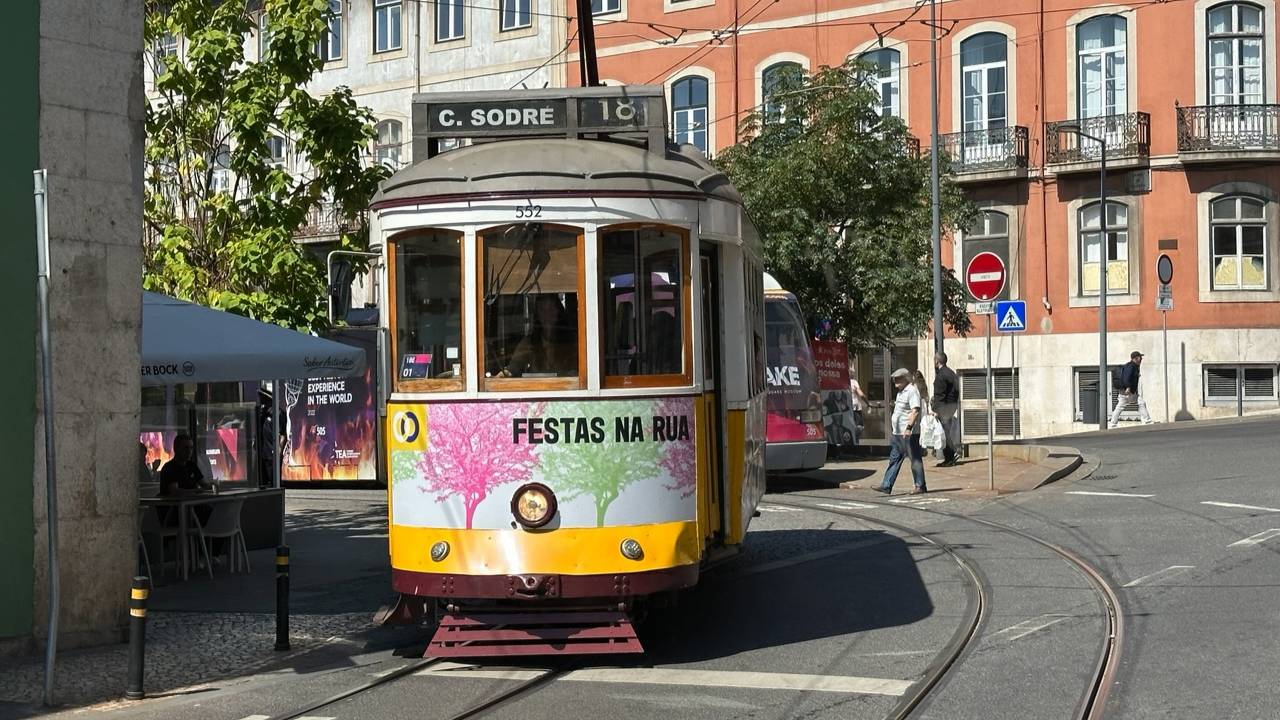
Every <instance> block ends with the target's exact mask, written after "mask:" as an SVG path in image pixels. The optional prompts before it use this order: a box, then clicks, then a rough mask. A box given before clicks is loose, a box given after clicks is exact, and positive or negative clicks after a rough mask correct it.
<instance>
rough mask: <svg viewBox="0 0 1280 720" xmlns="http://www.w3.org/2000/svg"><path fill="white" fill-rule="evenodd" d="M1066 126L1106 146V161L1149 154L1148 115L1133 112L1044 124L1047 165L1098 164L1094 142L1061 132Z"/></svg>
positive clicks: (1144, 156)
mask: <svg viewBox="0 0 1280 720" xmlns="http://www.w3.org/2000/svg"><path fill="white" fill-rule="evenodd" d="M1067 125H1071V126H1076V127H1079V128H1080V130H1081V132H1083V133H1085V134H1086V135H1092V136H1094V137H1097V138H1102V139H1103V140H1104V141H1105V142H1106V144H1107V162H1111V161H1112V160H1133V159H1140V158H1146V157H1149V156H1150V155H1151V116H1150V115H1148V114H1147V113H1144V112H1133V113H1128V114H1127V115H1104V116H1102V117H1091V118H1081V119H1079V120H1062V121H1059V122H1048V123H1045V124H1044V136H1045V154H1046V161H1047V162H1048V163H1049V164H1050V165H1065V164H1070V163H1086V162H1098V160H1099V159H1100V158H1101V156H1102V147H1101V146H1100V145H1099V144H1098V143H1097V142H1095V141H1093V140H1086V139H1085V138H1082V137H1080V135H1079V134H1077V133H1075V132H1072V131H1069V130H1064V129H1063V127H1064V126H1067Z"/></svg>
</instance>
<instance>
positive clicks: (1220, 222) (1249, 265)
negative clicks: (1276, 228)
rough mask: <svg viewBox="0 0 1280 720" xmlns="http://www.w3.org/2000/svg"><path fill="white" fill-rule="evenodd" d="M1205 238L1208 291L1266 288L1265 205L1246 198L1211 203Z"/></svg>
mask: <svg viewBox="0 0 1280 720" xmlns="http://www.w3.org/2000/svg"><path fill="white" fill-rule="evenodd" d="M1209 237H1210V240H1209V243H1210V249H1209V252H1210V253H1211V254H1210V258H1209V259H1210V267H1211V268H1212V275H1211V276H1210V277H1211V287H1212V289H1214V290H1266V289H1267V207H1266V203H1264V202H1263V201H1262V200H1259V199H1257V198H1252V197H1246V196H1235V197H1224V198H1219V199H1217V200H1214V201H1213V202H1212V203H1210V205H1209Z"/></svg>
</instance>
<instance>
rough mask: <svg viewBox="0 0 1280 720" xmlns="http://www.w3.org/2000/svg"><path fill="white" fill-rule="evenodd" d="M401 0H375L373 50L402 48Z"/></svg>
mask: <svg viewBox="0 0 1280 720" xmlns="http://www.w3.org/2000/svg"><path fill="white" fill-rule="evenodd" d="M401 4H402V2H401V0H373V51H374V52H376V53H380V52H388V51H390V50H399V49H400V8H401Z"/></svg>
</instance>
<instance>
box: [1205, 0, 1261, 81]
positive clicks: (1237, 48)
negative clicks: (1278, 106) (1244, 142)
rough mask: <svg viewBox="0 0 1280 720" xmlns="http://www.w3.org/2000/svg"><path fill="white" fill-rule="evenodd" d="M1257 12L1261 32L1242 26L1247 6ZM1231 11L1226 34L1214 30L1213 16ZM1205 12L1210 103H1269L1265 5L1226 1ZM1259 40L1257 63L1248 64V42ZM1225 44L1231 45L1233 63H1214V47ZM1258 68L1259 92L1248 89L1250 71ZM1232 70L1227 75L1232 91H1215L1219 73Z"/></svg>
mask: <svg viewBox="0 0 1280 720" xmlns="http://www.w3.org/2000/svg"><path fill="white" fill-rule="evenodd" d="M1246 8H1247V9H1249V10H1253V11H1256V12H1257V13H1258V31H1257V32H1248V31H1245V30H1243V29H1241V28H1242V25H1243V13H1242V12H1241V11H1242V10H1244V9H1246ZM1224 11H1225V12H1227V13H1228V14H1229V18H1230V19H1229V22H1230V29H1229V30H1227V31H1226V32H1224V33H1217V34H1215V33H1214V32H1213V25H1212V23H1211V22H1210V18H1211V17H1212V16H1213V15H1214V14H1217V13H1220V12H1224ZM1205 12H1206V15H1205V57H1206V58H1207V60H1208V65H1207V68H1206V73H1207V74H1206V76H1205V81H1206V83H1207V87H1206V92H1207V94H1208V98H1209V104H1210V105H1258V104H1262V103H1264V102H1266V97H1267V95H1266V93H1267V90H1266V88H1267V71H1266V67H1267V63H1266V57H1267V31H1266V27H1267V12H1266V9H1265V8H1263V7H1262V6H1261V5H1258V4H1255V3H1251V2H1226V3H1219V4H1217V5H1214V6H1212V7H1210V8H1208V9H1207V10H1206V11H1205ZM1251 42H1257V44H1258V53H1257V63H1256V64H1248V63H1246V62H1245V61H1244V49H1245V47H1246V46H1247V44H1249V43H1251ZM1219 43H1224V44H1226V46H1227V47H1229V48H1230V53H1229V55H1230V58H1229V62H1228V63H1226V64H1224V65H1217V66H1215V65H1214V64H1213V62H1214V53H1213V46H1214V45H1215V44H1219ZM1250 70H1253V71H1256V72H1257V74H1258V78H1257V91H1256V92H1246V91H1245V86H1246V78H1245V76H1246V74H1247V73H1248V72H1249V71H1250ZM1220 71H1221V72H1226V73H1229V74H1228V75H1227V77H1229V78H1230V80H1231V90H1230V91H1228V92H1215V91H1214V90H1215V89H1214V79H1215V76H1216V75H1218V73H1219V72H1220Z"/></svg>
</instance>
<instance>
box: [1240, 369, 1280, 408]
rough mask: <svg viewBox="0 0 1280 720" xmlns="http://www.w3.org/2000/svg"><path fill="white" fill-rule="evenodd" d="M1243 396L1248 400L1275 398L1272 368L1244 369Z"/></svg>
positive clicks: (1274, 377)
mask: <svg viewBox="0 0 1280 720" xmlns="http://www.w3.org/2000/svg"><path fill="white" fill-rule="evenodd" d="M1244 396H1245V399H1250V400H1271V399H1273V398H1275V396H1276V373H1275V370H1274V369H1272V368H1245V369H1244Z"/></svg>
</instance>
